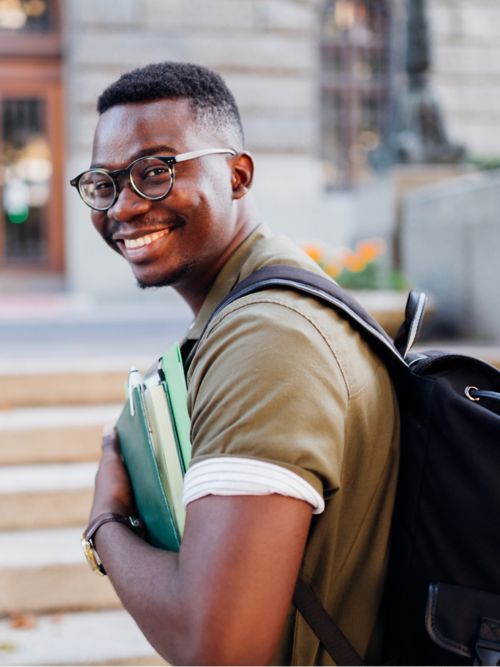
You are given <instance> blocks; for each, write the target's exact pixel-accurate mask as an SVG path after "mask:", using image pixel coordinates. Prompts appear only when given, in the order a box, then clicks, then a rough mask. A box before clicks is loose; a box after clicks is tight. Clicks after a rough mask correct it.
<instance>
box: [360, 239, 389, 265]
mask: <svg viewBox="0 0 500 667" xmlns="http://www.w3.org/2000/svg"><path fill="white" fill-rule="evenodd" d="M357 251H358V254H359V256H360V257H362V258H363V259H364V261H365V262H366V263H368V262H373V260H375V259H377V257H380V255H382V254H383V253H384V252H385V241H384V240H383V239H367V240H366V241H360V242H359V243H358V246H357Z"/></svg>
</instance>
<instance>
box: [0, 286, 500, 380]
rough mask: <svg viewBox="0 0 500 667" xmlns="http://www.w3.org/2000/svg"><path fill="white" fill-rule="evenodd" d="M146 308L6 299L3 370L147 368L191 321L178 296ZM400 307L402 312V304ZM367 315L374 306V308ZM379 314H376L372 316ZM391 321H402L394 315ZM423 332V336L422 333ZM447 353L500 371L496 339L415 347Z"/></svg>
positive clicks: (54, 298)
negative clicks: (474, 358)
mask: <svg viewBox="0 0 500 667" xmlns="http://www.w3.org/2000/svg"><path fill="white" fill-rule="evenodd" d="M164 294H165V299H164V301H163V302H162V301H161V300H158V299H157V300H156V301H154V302H153V301H151V300H150V299H145V300H144V302H140V301H134V302H114V303H101V304H99V303H92V302H89V301H86V300H82V299H78V298H76V297H71V296H65V295H63V294H60V295H57V294H31V295H25V296H15V297H14V296H12V297H9V296H8V295H7V296H0V372H2V371H3V372H10V373H12V372H15V371H16V369H17V370H19V371H23V370H28V369H32V370H33V369H36V368H37V367H40V368H41V369H43V370H46V369H47V366H48V365H50V366H51V367H53V368H54V369H57V368H64V367H68V368H77V367H84V368H87V369H91V368H92V367H96V368H97V367H101V368H106V369H108V368H109V369H113V368H115V369H122V368H124V367H125V368H127V369H128V367H129V366H131V365H136V366H137V367H148V366H149V365H150V363H151V360H153V359H155V358H157V357H159V356H160V355H161V354H162V353H163V352H164V351H166V350H167V349H168V347H169V346H170V345H171V344H172V343H173V342H174V341H176V340H180V339H181V338H182V337H183V336H184V334H185V333H186V331H187V329H188V327H189V325H190V323H191V321H192V319H193V317H192V314H191V312H190V311H189V309H188V308H187V306H186V305H185V304H184V303H183V301H182V300H181V299H180V298H179V297H177V296H176V295H175V294H174V293H172V292H164ZM365 297H366V298H367V299H368V301H364V302H363V303H364V305H365V306H367V305H369V304H371V303H372V302H373V303H372V305H373V309H374V310H377V311H380V310H384V309H385V310H386V311H387V312H388V311H390V310H391V309H392V310H393V309H394V307H395V306H394V304H393V302H392V301H390V298H389V295H388V297H387V298H388V299H389V301H387V303H386V304H384V303H383V301H384V295H383V294H380V293H373V294H372V295H371V296H370V295H368V296H366V295H365ZM396 307H397V306H396ZM368 309H369V308H368ZM372 312H373V311H372ZM391 315H392V318H393V319H394V317H396V318H397V321H399V317H398V315H397V312H396V314H395V315H394V312H392V313H391ZM424 334H425V331H424ZM426 348H433V349H446V350H450V351H455V352H460V353H465V354H471V355H473V356H477V357H479V358H482V359H485V360H486V361H489V362H491V363H495V364H499V365H500V336H499V339H498V340H497V341H472V340H457V339H454V340H426V339H425V337H424V338H423V339H422V340H421V341H419V342H418V343H417V345H416V347H415V349H426Z"/></svg>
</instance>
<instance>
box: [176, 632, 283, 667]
mask: <svg viewBox="0 0 500 667" xmlns="http://www.w3.org/2000/svg"><path fill="white" fill-rule="evenodd" d="M261 639H262V638H260V637H258V636H256V635H255V634H253V633H252V632H248V633H246V636H245V637H242V636H240V635H238V636H235V635H234V634H232V633H231V632H230V631H228V629H227V628H220V627H213V626H212V627H207V628H206V629H204V630H203V631H201V632H200V630H199V628H198V630H197V631H196V632H193V635H192V636H191V637H190V638H189V640H188V641H187V642H186V643H185V644H184V645H183V647H182V650H181V653H182V655H178V656H177V660H176V662H175V663H174V664H178V665H268V664H269V663H270V662H271V659H272V656H273V653H274V651H273V650H272V649H270V648H267V650H266V647H265V645H264V644H265V642H263V641H261Z"/></svg>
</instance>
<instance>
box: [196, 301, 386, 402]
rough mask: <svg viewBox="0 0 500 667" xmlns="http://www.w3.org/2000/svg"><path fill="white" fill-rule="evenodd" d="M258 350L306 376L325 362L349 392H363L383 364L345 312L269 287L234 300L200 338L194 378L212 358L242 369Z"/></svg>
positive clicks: (273, 362) (263, 357)
mask: <svg viewBox="0 0 500 667" xmlns="http://www.w3.org/2000/svg"><path fill="white" fill-rule="evenodd" d="M256 354H258V357H259V359H261V360H262V362H264V363H266V364H269V368H270V369H273V368H276V367H277V366H278V365H281V366H282V368H283V369H289V368H290V367H291V366H294V367H295V371H294V372H295V374H297V373H301V374H302V373H303V374H304V375H305V378H306V379H307V377H308V374H309V373H310V371H311V369H312V370H314V366H315V365H316V364H321V365H322V367H323V368H324V369H325V373H329V374H330V378H331V380H332V381H335V382H336V383H337V384H338V383H341V384H342V385H343V386H344V388H345V391H346V394H347V395H348V396H350V395H355V394H357V393H359V391H360V390H361V389H362V387H363V386H364V385H365V384H366V382H367V380H368V379H369V377H370V375H372V374H373V372H374V371H376V370H378V369H379V367H380V366H381V362H380V360H379V358H378V357H377V356H376V355H375V354H374V353H373V352H372V350H371V349H370V347H369V345H368V344H367V343H366V342H365V341H364V340H363V339H362V338H361V337H360V335H359V334H358V333H357V332H356V331H354V329H353V328H352V327H351V325H350V324H349V323H348V322H347V321H346V320H345V318H344V317H343V316H341V315H339V314H338V313H337V312H336V311H335V310H334V309H333V308H330V307H328V306H326V305H324V304H322V303H320V302H319V301H318V300H317V299H314V298H312V297H308V296H305V295H303V294H300V293H298V292H295V291H294V290H287V289H270V290H266V291H263V292H259V293H256V294H252V295H249V296H246V297H243V298H241V299H238V300H237V301H236V302H234V303H232V304H231V305H230V306H228V307H227V308H225V309H224V310H223V311H221V312H220V313H219V314H218V315H217V316H216V317H215V318H214V319H213V321H212V322H211V323H210V325H209V327H208V328H207V330H206V331H205V334H204V336H203V338H202V340H201V341H200V345H199V348H198V352H197V354H196V356H195V358H194V360H193V365H192V368H191V369H190V378H191V377H192V376H194V375H195V374H197V373H199V372H201V373H203V372H204V368H205V369H206V368H207V367H212V365H213V364H216V365H220V366H221V368H222V367H226V368H225V369H224V372H226V371H227V364H231V365H232V366H233V368H232V372H235V373H237V372H238V369H240V370H243V368H242V366H245V364H244V359H245V358H246V357H248V355H250V356H251V357H254V356H255V355H256Z"/></svg>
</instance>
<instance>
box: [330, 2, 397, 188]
mask: <svg viewBox="0 0 500 667" xmlns="http://www.w3.org/2000/svg"><path fill="white" fill-rule="evenodd" d="M389 40H390V16H389V10H388V7H387V3H386V2H385V1H384V0H327V1H326V2H325V3H324V6H323V16H322V25H321V122H322V143H321V145H322V156H321V157H322V159H323V163H324V167H325V179H326V183H327V185H328V186H329V187H333V188H346V187H351V186H352V185H354V184H356V183H359V182H361V181H363V180H364V179H366V178H367V177H368V176H369V174H370V173H371V172H372V170H373V168H374V167H375V166H376V165H377V163H379V162H382V161H383V154H384V146H383V144H384V140H385V138H386V135H387V127H388V121H389V65H390V63H389V54H390V44H389Z"/></svg>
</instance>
